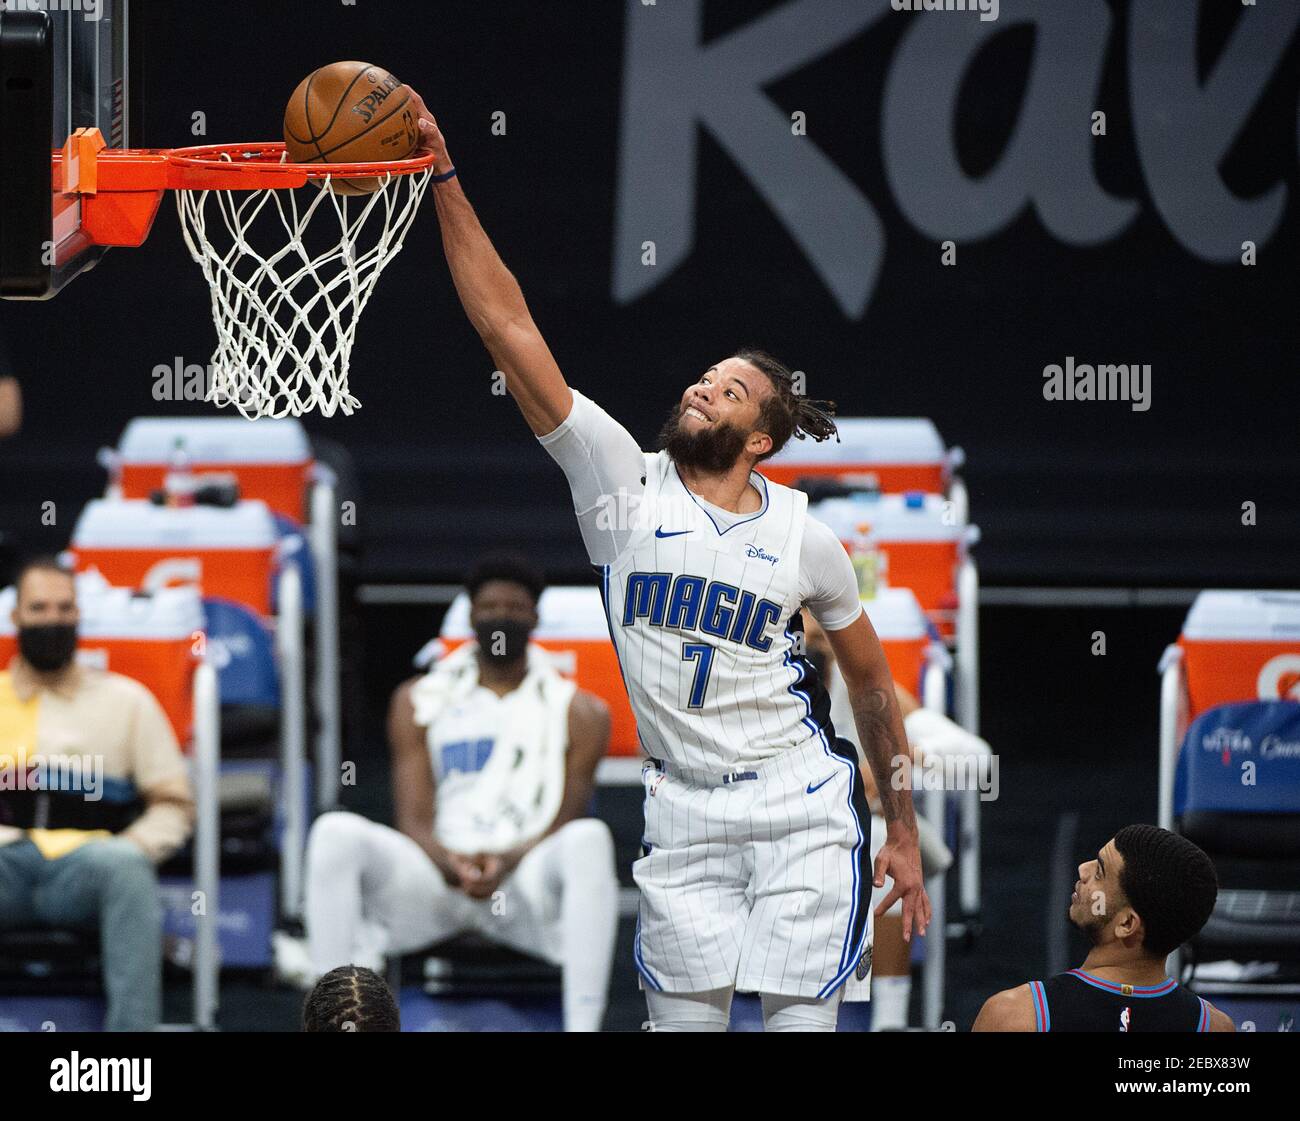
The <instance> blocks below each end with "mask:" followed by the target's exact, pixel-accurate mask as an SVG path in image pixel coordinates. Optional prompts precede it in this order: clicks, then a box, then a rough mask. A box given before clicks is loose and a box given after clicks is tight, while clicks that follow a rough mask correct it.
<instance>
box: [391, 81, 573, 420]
mask: <svg viewBox="0 0 1300 1121" xmlns="http://www.w3.org/2000/svg"><path fill="white" fill-rule="evenodd" d="M411 99H412V101H414V102H415V107H416V111H417V112H418V113H419V118H420V149H419V150H420V151H421V152H422V153H432V154H433V155H434V156H435V157H436V160H435V162H434V165H433V169H434V175H435V176H436V175H442V174H444V173H446V172H448V171H450V170H451V169H452V166H453V165H452V162H451V158H450V156H448V154H447V144H446V141H445V140H444V139H443V136H442V133H441V131H439V129H438V124H437V122H436V121H435V120H434V119H433V114H432V113H430V112H429V110H428V109H427V108H426V106H425V104H424V101H423V100H422V99H421V97H420V95H419V94H417V93H415V92H414V91H412V93H411ZM433 199H434V207H435V209H436V210H437V212H438V224H439V226H440V227H441V228H442V247H443V251H444V252H445V253H446V254H447V264H448V265H449V266H450V268H451V278H452V281H453V282H454V283H455V285H456V292H457V294H458V295H459V296H460V302H461V306H462V307H464V309H465V314H466V315H467V316H469V321H470V323H472V324H473V325H474V329H475V330H476V331H477V332H478V333H479V337H480V338H481V339H482V340H483V344H484V345H485V346H486V347H487V349H488V353H489V354H491V355H492V360H493V361H494V362H495V363H496V364H497V368H498V369H500V370H501V372H502V373H504V374H505V376H506V388H507V389H509V391H510V395H511V396H512V397H513V398H514V399H515V403H516V404H518V406H519V411H520V412H521V413H523V414H524V420H526V421H527V422H528V426H529V427H530V428H531V429H532V430H533V432H534V434H535V435H538V436H545V435H546V434H547V433H548V432H554V431H555V429H557V428H558V427H559V426H560V424H561V423H562V422H563V421H564V418H565V417H567V416H568V415H569V410H570V409H571V408H572V407H573V394H572V393H571V392H570V390H569V387H568V385H567V384H565V381H564V375H563V374H561V373H560V368H559V366H558V365H556V362H555V359H554V358H553V357H552V355H551V351H550V348H549V347H548V346H547V345H546V340H545V339H543V338H542V333H541V332H540V331H539V330H538V329H537V324H535V323H534V322H533V317H532V315H531V314H530V313H529V311H528V305H527V304H526V303H525V302H524V294H523V291H522V290H521V289H520V287H519V282H518V281H516V280H515V278H514V276H513V275H512V274H511V272H510V270H509V269H508V268H506V266H505V264H504V262H503V261H502V260H501V258H500V257H499V256H498V255H497V251H496V249H495V248H493V245H492V242H491V241H490V240H489V239H488V236H487V234H486V233H485V232H484V231H483V227H482V226H481V225H480V224H479V220H478V216H477V215H476V214H475V213H474V208H473V207H472V206H470V204H469V199H467V198H466V197H465V192H464V190H463V189H462V188H461V185H460V179H459V177H453V178H450V179H446V180H443V181H442V182H435V183H434V185H433Z"/></svg>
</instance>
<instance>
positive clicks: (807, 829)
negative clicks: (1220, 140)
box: [633, 736, 872, 1000]
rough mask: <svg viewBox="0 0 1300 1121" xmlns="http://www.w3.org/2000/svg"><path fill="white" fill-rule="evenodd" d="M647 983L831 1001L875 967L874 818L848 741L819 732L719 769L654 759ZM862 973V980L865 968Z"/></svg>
mask: <svg viewBox="0 0 1300 1121" xmlns="http://www.w3.org/2000/svg"><path fill="white" fill-rule="evenodd" d="M642 780H643V782H644V785H645V833H644V836H643V838H642V852H643V854H644V855H643V856H642V857H641V858H640V859H639V860H638V861H637V862H636V864H635V865H634V866H633V873H634V875H635V877H636V882H637V886H638V887H639V888H640V889H641V905H640V912H639V916H638V922H637V933H636V943H635V957H636V965H637V970H638V971H639V973H640V975H641V983H642V985H643V987H644V986H650V987H652V988H655V989H660V990H663V991H665V992H674V993H676V992H700V991H703V990H706V989H717V988H725V987H729V986H734V987H735V988H736V989H737V990H739V991H741V992H762V993H774V994H779V995H783V996H800V997H814V998H825V997H829V996H830V995H831V994H832V993H834V992H835V991H836V990H837V989H838V988H839V987H840V986H841V985H843V984H845V982H846V981H850V980H853V981H854V982H855V983H854V985H853V986H852V987H851V989H850V990H849V991H848V992H847V993H846V997H847V999H851V1000H852V999H857V1000H862V999H866V995H867V991H869V990H868V989H867V985H868V984H869V976H870V968H871V927H872V923H871V890H872V888H871V854H870V841H871V814H870V810H869V809H868V806H867V800H866V796H865V793H864V791H863V786H862V776H861V774H860V772H859V771H858V763H857V758H856V755H855V753H854V751H853V748H852V745H851V744H849V743H847V742H846V741H838V742H837V743H834V744H831V743H828V742H826V741H824V740H823V739H822V738H821V737H820V736H815V737H813V738H812V739H811V740H809V741H807V742H805V743H804V744H800V745H799V746H797V747H794V748H791V749H789V750H788V751H787V752H786V753H784V754H782V755H780V756H778V757H776V758H774V759H772V760H769V761H766V762H764V763H763V764H762V765H760V766H758V767H754V768H746V769H742V770H738V771H734V772H732V773H730V774H713V773H706V772H702V771H697V770H691V769H684V768H678V767H675V766H674V765H673V764H672V763H670V762H669V763H665V762H663V761H660V760H650V761H648V762H647V763H646V765H645V767H644V768H643V771H642ZM858 974H861V976H858Z"/></svg>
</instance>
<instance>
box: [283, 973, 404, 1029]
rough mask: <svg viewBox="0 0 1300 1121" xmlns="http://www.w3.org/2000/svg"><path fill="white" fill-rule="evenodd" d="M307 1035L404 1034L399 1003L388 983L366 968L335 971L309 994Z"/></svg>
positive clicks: (304, 1026)
mask: <svg viewBox="0 0 1300 1121" xmlns="http://www.w3.org/2000/svg"><path fill="white" fill-rule="evenodd" d="M302 1030H303V1031H401V1030H402V1025H401V1019H400V1017H399V1016H398V1012H397V1003H396V1001H394V1000H393V994H392V992H391V990H390V989H389V988H388V986H387V985H386V984H385V983H384V979H383V978H382V977H381V976H379V974H378V973H376V972H375V971H374V970H373V969H367V968H366V967H365V966H364V965H340V966H339V967H338V968H337V969H331V970H330V971H329V972H328V973H326V974H325V975H324V976H323V977H322V978H321V979H320V980H319V981H317V982H316V985H315V987H314V988H313V989H312V991H311V992H310V993H308V994H307V1000H306V1002H305V1003H304V1004H303V1007H302Z"/></svg>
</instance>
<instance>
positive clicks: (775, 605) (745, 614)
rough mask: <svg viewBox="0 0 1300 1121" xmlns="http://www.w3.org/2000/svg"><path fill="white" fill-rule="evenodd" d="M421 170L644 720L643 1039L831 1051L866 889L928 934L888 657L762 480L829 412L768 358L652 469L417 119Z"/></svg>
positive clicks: (786, 495)
mask: <svg viewBox="0 0 1300 1121" xmlns="http://www.w3.org/2000/svg"><path fill="white" fill-rule="evenodd" d="M413 100H414V101H415V103H416V104H417V107H418V109H419V112H420V118H421V123H420V128H421V136H422V148H423V150H424V151H426V152H431V153H432V154H433V155H435V156H436V157H437V159H436V163H435V166H434V175H435V179H434V186H433V194H434V199H435V203H436V207H437V213H438V220H439V223H440V225H441V228H442V239H443V248H444V250H445V252H446V256H447V262H448V264H449V266H450V268H451V275H452V279H453V281H454V282H455V285H456V291H457V292H458V293H459V295H460V300H461V303H462V305H463V306H464V308H465V313H466V314H467V315H468V316H469V319H470V322H471V323H472V324H473V325H474V327H475V329H476V330H477V331H478V333H479V335H480V336H481V337H482V339H483V342H484V344H485V345H486V347H487V349H488V352H489V353H490V354H491V356H492V359H493V361H494V362H495V363H496V365H497V368H498V369H500V370H501V371H503V372H504V374H505V378H506V385H507V387H508V389H509V391H510V393H511V395H512V396H513V397H514V399H515V402H516V403H517V404H518V406H519V409H520V411H521V412H522V413H523V416H524V419H525V420H526V421H527V422H528V425H529V427H530V428H531V429H532V430H533V432H534V434H535V435H536V436H537V437H538V439H539V441H540V442H541V444H542V445H543V447H545V448H546V450H547V452H548V453H549V454H550V455H551V456H552V458H554V459H555V461H556V462H557V463H558V464H559V465H560V467H561V468H562V469H563V470H564V473H565V475H566V476H567V477H568V480H569V486H570V488H571V490H572V492H573V501H574V508H575V510H576V512H577V515H578V521H579V524H580V526H581V529H582V537H583V541H584V542H585V544H586V547H587V551H588V554H589V555H590V558H591V561H592V563H593V564H595V565H596V566H597V567H598V568H599V569H600V570H601V573H602V579H603V584H604V589H603V590H604V597H605V607H606V612H607V614H608V617H609V626H610V633H611V635H612V637H613V641H614V645H615V648H616V649H617V651H618V656H619V660H620V664H621V666H622V670H623V677H624V682H625V684H626V686H627V690H628V695H629V697H630V698H631V702H632V706H633V710H634V711H635V713H636V718H637V727H638V730H639V734H640V738H641V742H642V745H643V746H644V748H645V750H646V753H647V754H648V755H649V756H650V762H649V763H648V764H647V766H646V768H645V785H646V798H645V810H646V822H645V834H644V838H643V851H644V855H643V856H642V857H641V859H639V860H638V861H637V862H636V865H635V867H634V873H635V876H636V882H637V886H638V887H639V888H640V890H641V909H640V916H639V922H638V930H637V937H636V948H635V956H636V965H637V969H638V971H639V972H640V974H641V979H642V986H643V988H644V989H645V991H646V1001H647V1004H648V1006H649V1012H650V1022H651V1025H652V1026H653V1027H654V1028H655V1029H656V1030H660V1031H725V1030H726V1027H727V1023H728V1019H729V1015H730V1005H731V996H732V993H733V992H734V991H735V990H736V989H740V990H742V991H746V992H757V993H760V994H761V995H762V1001H763V1020H764V1025H765V1027H766V1028H767V1030H769V1031H773V1030H775V1031H833V1030H834V1029H835V1025H836V1020H837V1017H838V1009H839V1002H840V1000H841V998H842V996H843V993H844V986H845V983H846V982H848V981H850V980H851V979H853V978H854V977H855V975H856V977H857V978H858V979H863V978H865V977H866V975H867V973H868V971H869V968H870V900H871V884H872V881H873V880H874V883H875V885H876V886H881V885H883V883H884V878H885V876H886V875H887V874H888V875H891V876H893V879H894V888H893V891H892V892H891V893H890V895H889V896H888V897H887V898H886V899H885V900H883V901H882V902H881V904H880V906H879V907H878V908H877V911H876V913H877V914H880V913H883V912H884V911H885V910H887V909H888V908H889V906H890V905H891V904H892V903H893V902H894V901H895V899H897V898H899V897H901V898H902V900H903V923H904V932H905V936H906V937H910V933H911V929H912V924H913V922H915V923H916V926H917V928H918V929H919V930H920V931H921V932H922V933H924V931H925V927H926V925H927V923H928V922H929V920H930V902H929V899H928V898H927V897H926V894H925V889H924V886H923V883H922V878H921V858H920V852H919V850H918V847H917V833H916V820H915V816H914V813H913V808H912V798H911V793H910V790H909V789H908V788H907V786H906V784H904V785H903V788H902V789H900V788H899V784H898V783H897V782H896V781H895V770H896V768H897V767H898V766H899V765H900V761H901V760H902V759H904V758H907V757H908V748H907V739H906V737H905V735H904V732H903V722H902V717H901V716H900V714H899V710H898V705H897V702H896V701H895V699H894V689H893V682H892V680H891V677H890V672H889V667H888V665H887V664H886V662H885V657H884V653H883V652H882V650H881V647H880V643H879V641H878V639H877V638H876V634H875V631H874V630H873V629H872V626H871V623H870V622H869V621H868V619H867V617H866V615H865V614H864V612H863V610H862V606H861V604H860V603H859V600H858V589H857V582H856V579H855V576H854V572H853V567H852V565H851V564H850V562H849V559H848V556H847V554H846V553H845V552H844V549H843V548H842V547H841V545H840V543H839V541H838V540H837V539H836V538H835V536H834V534H833V533H832V532H831V531H830V530H829V529H827V528H826V527H825V526H823V525H821V524H820V523H819V522H817V521H815V520H814V519H812V518H810V517H808V515H807V512H806V511H807V497H806V496H805V495H803V494H802V493H800V492H798V491H795V490H791V489H788V488H786V487H782V486H778V485H776V484H774V483H770V482H767V481H766V480H764V479H763V477H762V476H760V475H758V474H757V473H756V472H755V471H754V466H755V464H756V463H758V462H759V461H761V460H763V459H766V458H767V457H768V456H770V455H772V454H774V453H775V452H776V451H778V450H779V449H780V448H781V446H782V445H783V444H784V443H785V442H786V441H787V440H788V439H789V438H790V436H791V435H793V434H796V433H798V434H800V435H803V434H807V435H810V436H812V437H813V438H814V439H819V440H821V439H826V438H827V437H828V436H830V435H831V434H833V433H834V431H835V425H834V422H833V421H832V420H831V418H830V415H829V413H828V412H827V411H825V410H824V409H822V408H819V407H818V406H817V405H815V404H814V403H812V402H809V401H807V400H805V399H804V398H803V397H801V396H798V395H797V394H796V393H795V391H794V387H793V384H792V378H791V375H790V372H789V371H788V370H786V368H785V367H784V366H782V365H781V364H780V363H779V362H777V361H776V360H775V359H773V358H771V357H770V356H768V355H766V354H763V353H761V352H758V351H741V352H738V353H737V354H734V355H732V356H731V357H729V358H726V359H723V360H721V361H719V362H718V363H717V364H716V365H713V366H710V367H709V368H708V369H707V370H705V371H704V372H703V373H702V374H701V375H700V376H699V378H698V380H696V381H695V383H694V384H693V385H691V386H689V387H688V388H687V389H686V391H685V393H683V394H682V398H681V401H680V402H679V404H678V406H677V407H675V408H674V409H673V411H672V415H671V416H670V418H669V420H668V423H667V424H666V425H665V427H664V432H663V435H662V443H663V450H662V451H659V452H657V453H653V454H643V453H642V451H641V449H640V448H639V447H638V446H637V444H636V442H635V441H634V440H633V439H632V437H631V435H630V434H629V433H628V432H627V430H626V429H624V428H623V427H622V426H621V425H620V424H618V423H617V422H616V421H614V420H613V419H612V418H611V417H610V416H609V415H608V414H607V413H605V412H604V411H603V410H602V409H601V408H600V407H599V406H597V405H596V404H594V403H593V402H592V401H590V400H588V399H587V398H586V397H584V396H583V395H582V394H581V393H578V392H577V391H576V390H572V389H570V388H569V386H568V385H567V384H566V383H565V380H564V377H563V375H562V374H561V373H560V370H559V367H558V366H557V365H556V362H555V359H554V358H553V357H552V356H551V352H550V350H549V349H548V347H547V345H546V342H545V341H544V340H543V338H542V336H541V333H540V332H539V331H538V329H537V326H536V325H535V324H534V323H533V320H532V317H531V315H530V314H529V312H528V307H527V305H526V304H525V302H524V297H523V294H522V292H521V290H520V288H519V285H518V284H517V283H516V281H515V278H514V277H513V276H512V275H511V273H510V272H509V270H508V269H507V268H506V267H505V265H504V264H503V263H502V261H501V259H500V257H498V255H497V253H496V251H495V249H494V248H493V247H492V243H491V242H490V241H489V240H488V237H487V235H486V234H485V233H484V232H483V228H482V227H481V226H480V224H479V222H478V219H477V217H476V216H475V214H474V211H473V209H472V208H471V207H470V204H469V202H468V200H467V199H466V197H465V194H464V192H463V190H462V189H461V187H460V185H459V182H458V180H457V178H456V177H455V170H454V168H453V165H452V163H451V160H450V158H449V157H448V155H447V148H446V144H445V142H444V140H443V137H442V134H441V133H440V132H439V130H438V127H437V124H436V122H435V121H434V119H433V117H432V115H431V114H430V113H429V112H428V110H427V109H426V108H425V106H424V103H423V101H421V100H420V99H419V98H418V96H417V97H414V99H413ZM804 606H807V607H808V608H809V610H810V611H811V612H812V613H813V615H814V617H816V619H817V620H818V622H819V623H820V624H821V625H822V627H823V628H824V629H825V630H826V631H827V633H828V634H829V636H830V641H831V644H832V646H833V647H834V649H835V654H836V657H837V659H838V662H839V667H840V671H841V673H842V674H843V676H844V678H845V681H846V683H847V684H848V686H849V690H850V694H851V696H852V701H853V714H854V723H855V724H856V726H857V732H858V735H859V742H860V743H861V744H862V746H863V748H864V750H865V752H866V756H867V759H868V761H869V763H870V765H871V768H872V772H873V774H874V775H875V778H876V785H877V787H878V788H879V790H880V794H881V800H882V802H883V808H884V816H885V819H886V821H887V825H888V841H887V843H886V844H885V846H884V848H883V849H882V850H881V851H880V854H879V856H878V857H877V860H876V862H875V868H874V875H873V874H872V872H873V870H872V869H871V867H870V857H869V855H868V841H869V836H870V833H869V830H870V824H869V821H870V818H869V811H868V809H867V805H866V801H865V798H864V796H863V789H862V777H861V774H860V773H859V771H858V767H857V760H856V756H855V755H854V752H853V750H852V747H851V745H849V744H846V743H843V742H840V743H838V744H837V742H836V740H835V737H834V732H833V730H832V728H831V725H830V717H829V708H830V705H829V700H828V698H827V696H826V693H825V691H824V690H823V689H822V687H821V685H820V683H819V682H818V680H817V676H816V674H815V672H814V671H813V669H812V667H811V666H810V665H809V663H808V662H807V660H806V659H805V658H804V656H803V646H802V634H801V632H802V625H803V624H802V618H801V616H800V610H801V608H802V607H804Z"/></svg>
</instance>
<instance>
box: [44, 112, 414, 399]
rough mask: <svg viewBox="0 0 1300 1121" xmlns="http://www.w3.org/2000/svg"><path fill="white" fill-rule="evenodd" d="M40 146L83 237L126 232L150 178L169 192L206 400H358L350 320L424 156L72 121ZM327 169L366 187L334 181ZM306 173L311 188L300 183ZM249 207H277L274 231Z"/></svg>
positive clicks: (401, 233) (409, 198)
mask: <svg viewBox="0 0 1300 1121" xmlns="http://www.w3.org/2000/svg"><path fill="white" fill-rule="evenodd" d="M54 158H55V182H56V183H63V190H64V193H65V194H76V195H79V196H80V197H81V201H82V226H83V228H84V229H86V230H87V231H88V232H89V234H90V236H91V237H92V239H93V240H94V241H95V243H96V244H100V245H140V244H141V243H143V241H144V239H145V238H146V237H147V236H148V233H149V228H150V227H151V226H152V224H153V219H154V216H155V215H156V213H157V210H158V205H159V202H160V201H161V198H162V193H163V191H165V190H173V191H175V192H176V209H177V213H178V214H179V216H180V222H181V234H182V236H183V237H184V239H185V244H186V246H187V248H188V249H189V251H190V256H191V257H193V258H194V260H195V262H196V263H197V264H198V265H199V267H200V268H201V269H202V271H203V277H204V279H205V280H206V281H207V282H208V287H209V288H210V290H211V293H212V321H213V323H214V325H215V326H216V330H217V346H216V350H215V351H214V352H213V355H212V367H211V368H212V384H211V387H210V389H209V391H208V394H207V399H208V400H209V401H212V402H213V403H214V404H216V405H218V406H227V405H233V406H234V407H235V408H236V409H238V410H239V412H240V413H242V414H243V415H244V416H246V417H248V418H250V419H256V418H258V417H285V416H301V415H302V414H303V413H304V412H307V411H309V410H311V409H313V408H316V409H319V410H320V411H321V412H322V413H323V414H324V415H325V416H332V415H333V414H334V412H335V411H336V410H341V411H342V412H343V413H344V414H345V415H350V414H351V413H352V411H353V410H354V409H357V408H359V407H360V404H361V403H360V402H359V401H358V400H357V399H356V398H355V397H353V396H352V394H351V392H350V391H349V389H348V367H349V363H350V360H351V355H352V344H353V341H354V339H355V336H356V326H357V320H358V318H359V317H360V315H361V312H362V311H363V310H364V308H365V306H366V304H367V302H368V301H369V299H370V296H371V294H372V293H373V292H374V288H375V284H376V282H377V281H378V280H379V275H380V273H381V272H383V270H384V267H385V266H386V265H387V264H388V262H389V261H391V260H392V259H393V257H395V256H396V255H397V253H398V252H399V251H400V250H401V248H402V241H403V238H405V236H406V234H407V231H408V230H409V229H410V228H411V223H412V222H414V221H415V215H416V212H417V211H418V209H419V205H420V201H421V199H422V198H423V197H424V193H425V190H426V188H427V187H428V185H429V180H430V178H431V176H432V167H433V157H432V156H425V157H421V158H418V159H408V160H394V161H389V162H378V163H335V164H324V163H311V164H302V163H298V164H295V163H287V162H285V153H284V145H283V144H281V143H278V142H274V143H262V144H213V145H207V146H203V147H197V148H173V149H159V150H141V149H124V150H119V149H106V148H104V147H103V139H102V137H100V136H99V133H98V130H95V129H89V130H83V129H78V130H77V132H76V133H74V134H73V135H72V137H70V138H69V140H68V144H67V146H65V148H64V150H63V151H62V152H61V153H55V157H54ZM335 178H337V179H339V180H349V181H352V182H355V181H356V180H358V179H364V180H369V181H371V183H373V184H374V187H375V189H374V190H373V191H372V192H371V193H369V194H365V195H353V196H347V195H343V194H340V193H338V192H336V191H335V190H334V188H333V186H332V182H331V181H332V180H333V179H335ZM309 182H311V183H312V184H313V185H314V187H315V188H316V189H315V190H314V191H313V192H312V193H310V194H308V195H303V194H302V193H300V192H299V191H298V188H301V187H304V186H306V185H307V183H309ZM259 218H260V219H261V220H262V221H261V225H262V227H267V226H271V227H274V226H275V225H276V222H275V221H273V219H278V230H279V232H278V233H276V234H274V235H273V234H271V233H270V232H269V231H265V230H260V231H259V230H254V226H255V224H257V223H258V220H259ZM313 219H315V222H314V223H313ZM255 240H256V241H258V242H259V244H255ZM309 241H311V242H312V244H311V245H310V246H309V244H308V242H309ZM317 243H319V244H317Z"/></svg>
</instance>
